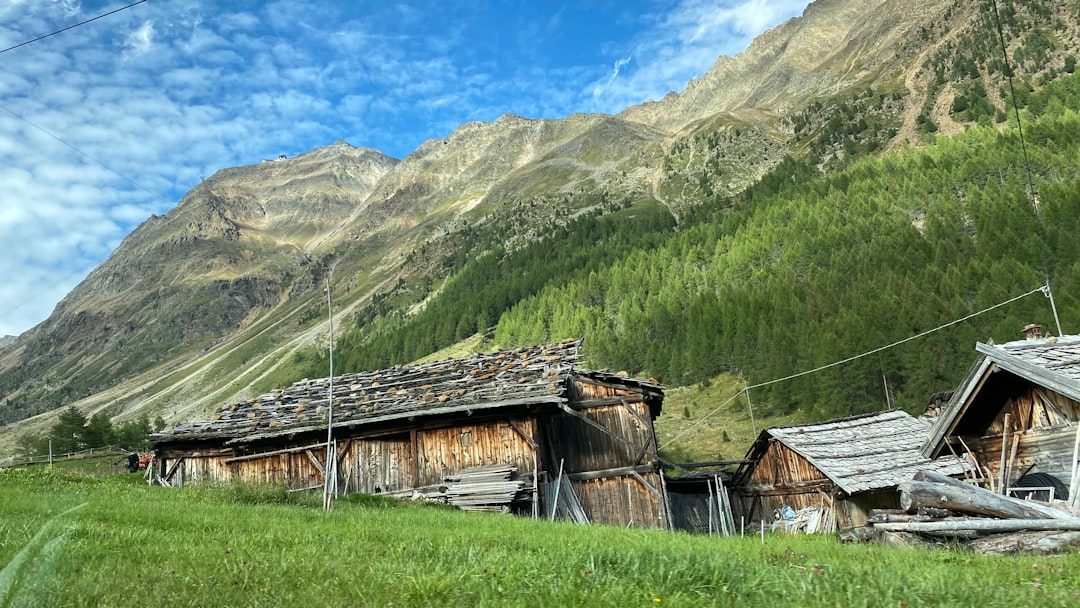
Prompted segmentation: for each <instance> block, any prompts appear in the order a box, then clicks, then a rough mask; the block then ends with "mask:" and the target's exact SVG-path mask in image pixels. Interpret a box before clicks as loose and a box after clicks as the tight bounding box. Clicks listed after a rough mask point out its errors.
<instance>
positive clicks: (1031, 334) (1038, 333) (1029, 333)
mask: <svg viewBox="0 0 1080 608" xmlns="http://www.w3.org/2000/svg"><path fill="white" fill-rule="evenodd" d="M1023 332H1024V339H1025V340H1027V341H1028V342H1041V341H1042V325H1038V324H1035V323H1028V324H1027V325H1025V326H1024V329H1023Z"/></svg>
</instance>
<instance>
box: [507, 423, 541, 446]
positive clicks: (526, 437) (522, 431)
mask: <svg viewBox="0 0 1080 608" xmlns="http://www.w3.org/2000/svg"><path fill="white" fill-rule="evenodd" d="M506 423H507V424H509V425H510V428H512V429H514V431H515V432H517V434H518V435H521V438H522V439H524V440H525V443H527V444H529V446H530V447H532V449H533V452H536V451H537V450H539V449H540V445H539V444H537V443H536V440H535V439H533V438H532V436H531V435H529V434H528V433H526V432H525V429H523V428H521V427H520V426H518V423H516V422H514V421H513V420H507V421H506Z"/></svg>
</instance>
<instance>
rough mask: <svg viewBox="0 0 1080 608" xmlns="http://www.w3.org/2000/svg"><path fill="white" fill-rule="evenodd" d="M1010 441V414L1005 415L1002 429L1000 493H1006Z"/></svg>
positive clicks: (999, 473) (999, 474) (999, 470)
mask: <svg viewBox="0 0 1080 608" xmlns="http://www.w3.org/2000/svg"><path fill="white" fill-rule="evenodd" d="M1008 441H1009V414H1005V422H1004V424H1003V425H1002V427H1001V464H1000V465H999V468H998V493H999V494H1004V493H1005V448H1006V445H1005V444H1007V443H1008Z"/></svg>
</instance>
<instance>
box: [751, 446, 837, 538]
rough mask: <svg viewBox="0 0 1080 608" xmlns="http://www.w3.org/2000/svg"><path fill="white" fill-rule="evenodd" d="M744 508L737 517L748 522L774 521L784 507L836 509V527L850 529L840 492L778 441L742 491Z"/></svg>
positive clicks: (768, 451)
mask: <svg viewBox="0 0 1080 608" xmlns="http://www.w3.org/2000/svg"><path fill="white" fill-rule="evenodd" d="M741 494H742V497H741V500H740V501H739V504H741V505H742V509H739V511H740V512H738V513H735V514H734V515H735V517H744V518H746V520H747V521H762V520H764V521H765V522H766V523H770V522H772V521H773V512H774V511H776V510H778V509H782V508H783V507H791V508H792V509H794V510H796V511H798V510H799V509H802V508H805V507H819V508H820V507H829V506H832V505H835V506H837V507H839V508H837V509H836V523H837V525H838V526H840V527H849V526H850V525H851V524H850V520H851V518H850V516H849V515H848V513H847V508H846V507H843V506H840V504H839V503H840V502H841V501H840V500H839V494H840V492H839V490H838V488H837V487H836V485H835V484H833V483H832V481H830V480H829V478H828V477H826V476H825V474H824V473H822V472H821V470H820V469H818V468H817V467H815V466H814V465H813V464H811V463H810V461H809V460H807V459H805V458H803V457H802V456H800V455H798V454H797V453H795V451H793V450H791V449H789V448H788V447H787V446H785V445H784V444H782V443H780V442H779V441H777V440H775V439H770V440H769V447H768V448H767V449H766V450H765V454H764V455H763V456H762V457H761V460H760V461H758V463H757V465H756V466H755V467H754V469H753V471H751V473H750V476H749V478H748V480H747V485H746V487H745V488H742V489H741Z"/></svg>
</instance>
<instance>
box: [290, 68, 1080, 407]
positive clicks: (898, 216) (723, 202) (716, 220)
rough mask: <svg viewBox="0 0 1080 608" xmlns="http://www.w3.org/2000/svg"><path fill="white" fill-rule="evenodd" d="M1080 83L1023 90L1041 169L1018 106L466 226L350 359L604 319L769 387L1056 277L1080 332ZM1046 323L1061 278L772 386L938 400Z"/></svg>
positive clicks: (589, 328)
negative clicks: (906, 144) (840, 150)
mask: <svg viewBox="0 0 1080 608" xmlns="http://www.w3.org/2000/svg"><path fill="white" fill-rule="evenodd" d="M1078 97H1080V78H1078V77H1077V76H1074V75H1064V76H1063V77H1061V78H1058V79H1057V80H1055V81H1053V82H1051V83H1049V84H1047V85H1046V86H1044V87H1042V88H1041V89H1040V90H1039V91H1038V92H1036V93H1030V94H1028V95H1026V96H1025V97H1024V107H1025V111H1024V112H1023V114H1022V117H1023V122H1022V126H1023V136H1024V140H1025V143H1026V156H1027V159H1028V163H1029V164H1030V170H1031V173H1030V180H1029V174H1028V172H1027V170H1026V165H1025V150H1024V149H1023V148H1022V146H1021V138H1020V133H1019V131H1018V129H1017V128H1016V124H1015V121H1010V123H1009V124H1007V125H997V126H974V127H972V128H970V129H968V130H967V131H966V132H965V133H963V134H961V135H959V136H956V137H953V138H939V139H938V140H936V141H934V142H932V143H930V144H929V145H927V146H925V147H922V148H917V149H916V148H902V149H899V150H896V151H893V152H888V153H885V154H882V155H879V156H875V157H870V156H863V157H859V158H855V159H853V160H852V161H851V162H849V163H847V164H846V166H844V167H842V168H839V169H835V170H833V171H831V172H830V173H829V174H828V175H827V176H824V175H823V173H822V171H821V170H820V168H819V167H820V163H815V162H814V161H813V160H799V159H794V158H790V157H789V158H785V159H784V161H783V162H781V163H779V164H778V165H777V166H776V167H775V168H774V169H773V170H772V171H771V172H770V173H769V174H768V175H767V176H766V177H765V178H764V179H762V180H760V181H759V182H758V183H757V184H755V185H754V186H752V187H751V188H749V189H747V190H746V191H744V192H743V193H742V194H741V195H739V196H737V197H735V198H726V197H720V196H713V197H703V198H702V200H701V201H700V202H699V203H698V204H697V205H696V206H693V207H691V208H690V209H689V210H686V211H685V212H683V213H681V214H680V217H679V220H678V221H676V219H675V217H673V215H672V213H671V212H669V211H668V209H667V207H666V206H665V205H663V204H661V203H660V202H659V201H656V200H649V199H639V200H634V201H629V200H627V201H621V202H617V203H616V204H614V205H611V206H608V208H598V209H597V210H596V211H595V212H594V213H591V214H587V215H584V216H580V217H578V218H576V219H574V220H572V221H568V222H564V223H562V224H559V225H553V227H552V228H551V229H550V230H549V233H548V234H547V235H546V236H545V237H544V238H542V239H539V240H535V241H533V242H531V243H530V244H528V245H526V246H523V247H520V248H517V249H514V250H510V249H507V248H505V247H503V246H500V245H499V244H498V239H496V238H494V236H493V235H488V236H487V237H486V240H485V236H484V235H483V234H478V233H466V234H464V235H463V236H462V238H465V239H471V241H470V242H467V243H462V244H461V246H460V247H459V248H458V249H457V252H458V253H457V255H456V257H447V259H445V260H444V261H443V268H444V270H445V271H446V273H445V276H447V277H450V278H449V279H448V280H446V281H445V283H444V284H441V285H440V286H439V288H438V289H435V288H434V286H433V285H432V280H433V279H432V278H431V277H430V276H429V277H428V279H427V284H424V285H405V284H399V285H398V287H397V288H396V289H395V290H393V291H391V292H388V293H386V294H382V295H381V296H379V297H376V298H375V300H374V301H373V303H372V305H371V306H369V307H368V308H367V309H366V310H365V311H364V312H363V313H362V314H361V315H359V316H358V317H357V320H356V323H355V324H354V325H353V326H352V327H350V328H346V330H345V331H344V332H343V334H342V335H341V337H340V339H339V340H338V344H337V352H336V354H335V356H336V357H337V360H338V361H340V364H339V365H340V367H339V368H338V369H339V370H340V371H357V370H362V369H378V368H381V367H388V366H391V365H396V364H404V363H407V362H409V361H412V360H415V359H417V358H419V357H422V356H424V355H426V354H428V353H431V352H434V351H436V350H438V349H440V348H444V347H446V346H449V345H451V344H453V343H455V342H456V341H459V340H461V339H463V338H465V337H468V336H470V335H472V334H474V333H477V332H481V333H483V332H488V333H491V334H493V337H494V341H495V343H496V344H497V345H499V346H500V347H513V346H516V345H523V344H535V343H542V342H547V341H555V340H559V339H562V338H565V337H580V338H584V346H583V350H584V354H585V357H586V363H587V364H588V365H590V366H594V367H602V368H611V369H615V370H626V371H628V372H629V373H632V374H637V375H644V376H651V377H654V378H656V379H658V380H659V381H661V382H664V383H666V384H669V385H683V384H689V383H694V382H699V381H703V380H707V379H708V378H710V377H713V376H715V375H717V374H720V373H725V372H730V373H736V374H739V375H740V376H741V378H742V380H743V381H744V382H745V383H746V384H747V385H751V386H753V385H756V384H760V383H768V382H770V381H771V380H774V379H778V378H783V377H787V376H789V375H792V374H796V373H798V372H801V371H805V370H810V369H814V368H817V367H819V366H823V365H826V364H829V363H832V362H835V361H839V360H843V359H846V358H848V357H851V356H852V355H856V354H859V353H864V352H867V351H871V350H874V349H877V348H879V347H882V346H885V345H888V344H891V343H893V342H897V341H901V340H904V339H906V338H909V337H911V336H914V335H915V334H918V333H921V332H924V331H926V330H930V329H933V328H936V327H938V326H941V325H945V324H949V323H951V322H952V321H956V320H959V319H962V318H964V317H967V316H969V315H972V314H973V313H976V312H979V311H983V310H984V309H987V308H991V307H995V306H997V305H999V304H1001V303H1003V302H1005V301H1007V300H1010V299H1012V298H1014V297H1016V296H1020V295H1022V294H1025V293H1028V292H1031V291H1032V290H1035V289H1038V288H1039V287H1041V286H1043V285H1044V284H1046V283H1047V281H1049V283H1050V285H1051V288H1052V291H1053V294H1054V296H1055V303H1056V306H1057V308H1058V313H1059V317H1060V319H1061V322H1062V325H1063V327H1062V328H1061V330H1062V332H1063V333H1067V334H1068V333H1080V300H1078V298H1077V294H1078V293H1080V255H1078V254H1080V241H1078V239H1077V235H1078V234H1080V166H1078V165H1077V163H1076V159H1077V158H1078V157H1080V115H1078V114H1077V112H1075V111H1073V110H1071V109H1068V108H1076V107H1080V104H1078V103H1077V102H1078ZM1029 188H1033V189H1034V192H1029ZM461 252H471V254H472V255H467V256H466V255H462V254H461ZM420 301H424V302H425V304H424V305H423V306H420V307H418V306H416V304H417V303H418V302H420ZM410 308H412V309H413V312H412V313H410V314H407V313H406V312H404V311H406V310H409V309H410ZM417 309H419V311H418V312H416V310H417ZM1027 323H1041V324H1042V325H1044V326H1045V327H1046V330H1045V332H1046V333H1048V334H1057V333H1058V330H1057V327H1055V326H1054V317H1053V313H1052V311H1051V306H1050V301H1049V299H1048V298H1047V297H1046V296H1045V295H1044V294H1043V293H1034V294H1031V295H1028V296H1026V297H1023V298H1020V299H1018V300H1017V301H1015V302H1012V303H1010V304H1008V305H1005V306H1001V307H998V308H994V309H993V310H990V311H989V312H985V313H983V314H979V315H977V316H974V317H973V318H971V319H968V320H966V321H963V322H961V323H956V324H952V325H950V326H949V327H948V328H946V329H943V330H941V331H937V332H934V333H932V334H930V335H928V336H926V337H923V338H919V339H916V340H910V341H908V342H906V343H904V344H902V345H900V346H897V347H894V348H889V349H886V350H883V351H881V352H878V353H875V354H873V355H870V356H867V357H862V358H859V359H857V360H855V361H852V362H850V363H846V364H843V365H838V366H835V367H830V368H828V369H826V370H824V371H821V372H818V373H814V374H808V375H806V376H802V377H799V378H796V379H793V380H790V381H784V382H777V383H771V384H767V385H766V386H763V387H761V388H759V389H756V390H755V402H756V403H758V404H759V406H760V407H764V408H767V409H769V410H771V411H774V412H776V413H782V412H788V411H793V410H795V409H802V410H804V411H805V412H808V413H809V415H811V416H813V417H828V416H837V415H849V414H855V413H860V412H864V411H873V410H877V409H882V408H883V407H885V404H886V403H887V402H888V403H890V404H894V405H899V406H900V407H904V408H905V409H908V410H909V411H912V412H918V411H921V409H922V408H923V406H924V405H925V404H926V402H927V400H928V398H929V396H930V395H931V394H932V393H934V392H936V391H940V390H949V389H952V388H954V387H955V385H956V384H957V383H958V382H959V380H960V379H961V378H962V376H963V374H964V373H965V372H966V370H967V368H968V367H969V366H970V365H971V363H972V361H973V360H974V350H973V347H974V344H975V342H976V341H987V340H990V339H993V340H996V341H998V342H1002V341H1008V340H1012V339H1016V338H1018V337H1019V330H1020V329H1021V328H1022V327H1023V326H1024V325H1025V324H1027ZM304 358H305V359H306V360H307V363H306V365H305V367H304V369H303V372H304V375H307V376H316V375H319V374H320V373H322V374H325V366H326V361H325V359H326V353H323V354H322V355H321V356H319V355H313V354H312V353H307V354H306V355H305V356H304ZM886 386H887V387H888V393H889V394H888V396H886V395H885V392H886V388H885V387H886ZM887 400H888V401H887Z"/></svg>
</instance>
